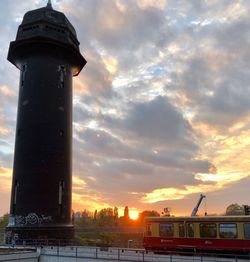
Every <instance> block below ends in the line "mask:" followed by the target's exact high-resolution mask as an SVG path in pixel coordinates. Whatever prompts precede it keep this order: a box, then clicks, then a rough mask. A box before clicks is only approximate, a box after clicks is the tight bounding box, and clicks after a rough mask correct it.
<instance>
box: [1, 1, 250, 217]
mask: <svg viewBox="0 0 250 262" xmlns="http://www.w3.org/2000/svg"><path fill="white" fill-rule="evenodd" d="M45 4H46V3H44V1H41V0H39V1H35V2H34V1H25V2H22V3H19V2H18V3H17V1H16V0H13V1H6V3H4V4H3V3H2V4H0V6H1V11H0V12H1V16H0V22H1V24H2V25H3V26H2V27H1V28H0V33H1V35H2V36H3V37H2V38H1V40H0V44H1V49H0V74H1V78H0V104H1V107H0V127H1V128H0V136H1V137H0V146H1V149H0V164H1V166H2V167H4V168H5V169H8V170H10V167H11V166H12V161H13V150H14V133H15V121H16V107H17V93H18V81H19V71H18V70H17V69H16V68H15V67H14V66H13V65H11V64H10V63H9V62H7V60H6V57H7V52H8V46H9V42H10V41H12V40H14V39H15V35H16V31H17V28H18V25H19V24H20V22H21V19H22V17H23V14H24V13H25V12H26V11H28V10H30V9H35V8H38V7H41V6H44V5H45ZM53 7H54V8H55V9H56V10H58V9H59V10H61V11H63V12H65V14H66V16H67V17H68V18H69V20H70V21H71V22H72V24H73V25H74V26H75V28H76V31H77V34H78V38H79V41H80V42H81V45H80V48H81V51H82V54H83V56H84V57H85V58H86V60H87V61H88V63H87V65H86V66H85V67H84V68H83V71H82V72H81V74H80V75H79V76H78V77H75V78H74V88H73V90H74V115H73V119H74V123H73V149H74V151H73V156H74V157H73V203H74V209H85V208H90V209H91V208H92V207H95V208H98V209H100V208H102V207H107V206H109V205H111V206H115V205H116V206H119V207H122V206H125V205H129V206H132V207H134V208H137V209H138V210H140V209H142V208H144V209H147V208H150V209H158V210H160V209H161V208H163V207H164V206H165V204H166V201H171V205H173V207H174V209H175V210H177V211H178V212H179V213H180V214H181V212H182V211H181V209H180V206H181V207H182V210H184V206H185V212H187V210H188V206H191V205H193V203H192V200H194V198H195V194H199V193H200V192H201V191H203V190H204V191H206V192H208V193H209V194H210V195H211V198H212V199H216V195H217V194H219V195H220V205H221V206H222V205H223V203H226V202H227V199H228V198H227V197H228V191H229V188H231V189H232V191H233V192H238V191H237V188H238V187H239V186H240V184H241V182H240V181H243V180H244V181H246V183H249V179H248V170H249V163H248V162H249V161H248V152H249V146H248V144H249V139H248V137H249V127H250V118H249V104H250V103H249V102H250V101H249V97H250V96H249V95H250V94H249V82H250V79H249V76H250V72H249V56H250V55H249V54H250V53H249V28H250V24H249V23H250V22H249V18H248V10H249V7H250V4H249V3H248V2H247V1H245V2H244V1H237V0H236V1H227V0H220V1H217V0H211V1H199V0H194V1H183V0H166V1H165V0H159V1H156V0H138V1H135V0H126V1H123V0H86V1H80V0H74V1H73V0H60V1H54V2H53ZM216 170H217V172H215V171H216ZM4 172H5V171H4ZM4 172H3V173H2V174H4ZM1 179H2V180H1V181H10V178H4V177H2V178H1ZM142 181H143V183H142ZM6 183H7V182H6ZM8 183H9V182H8ZM6 194H7V192H6ZM238 195H239V194H238V193H235V198H237V197H238ZM1 199H2V195H1ZM3 199H5V200H4V201H5V203H7V202H8V199H7V195H4V196H3ZM173 199H176V200H173ZM240 199H244V198H243V196H241V198H240ZM142 201H143V203H142ZM223 201H224V202H223ZM239 201H240V200H239ZM242 201H243V200H242ZM218 208H219V207H218ZM189 209H190V210H191V208H189ZM221 209H223V210H224V208H222V207H221ZM5 210H7V205H6V204H5ZM0 212H3V211H2V209H1V211H0ZM183 212H184V211H183Z"/></svg>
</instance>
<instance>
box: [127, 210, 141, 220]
mask: <svg viewBox="0 0 250 262" xmlns="http://www.w3.org/2000/svg"><path fill="white" fill-rule="evenodd" d="M129 217H130V218H131V219H132V220H137V219H138V217H139V213H138V212H136V211H132V212H130V213H129Z"/></svg>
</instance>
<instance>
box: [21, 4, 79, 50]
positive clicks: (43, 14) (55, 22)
mask: <svg viewBox="0 0 250 262" xmlns="http://www.w3.org/2000/svg"><path fill="white" fill-rule="evenodd" d="M37 36H41V37H48V38H53V39H57V40H60V41H62V42H67V43H69V44H72V45H73V46H74V47H76V48H78V46H79V42H78V40H77V35H76V31H75V29H74V27H73V26H72V24H71V23H70V22H69V20H68V19H67V17H66V16H65V15H64V14H63V13H62V12H59V11H56V10H54V9H53V8H52V4H51V1H48V3H47V5H46V6H45V7H42V8H38V9H35V10H32V11H29V12H27V13H26V14H25V15H24V17H23V21H22V23H21V25H20V26H19V30H18V33H17V38H16V40H23V39H27V38H32V37H37Z"/></svg>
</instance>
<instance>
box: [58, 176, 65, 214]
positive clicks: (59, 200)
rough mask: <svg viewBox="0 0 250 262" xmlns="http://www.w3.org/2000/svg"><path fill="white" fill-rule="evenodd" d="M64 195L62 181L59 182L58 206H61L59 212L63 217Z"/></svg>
mask: <svg viewBox="0 0 250 262" xmlns="http://www.w3.org/2000/svg"><path fill="white" fill-rule="evenodd" d="M63 193H64V181H63V180H61V181H60V182H59V195H58V205H59V212H60V215H62V212H63V208H62V207H63V205H62V200H63Z"/></svg>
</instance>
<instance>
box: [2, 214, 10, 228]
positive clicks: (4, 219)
mask: <svg viewBox="0 0 250 262" xmlns="http://www.w3.org/2000/svg"><path fill="white" fill-rule="evenodd" d="M8 223H9V214H8V213H6V214H4V215H3V217H2V219H0V227H2V228H5V227H6V226H7V225H8Z"/></svg>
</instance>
